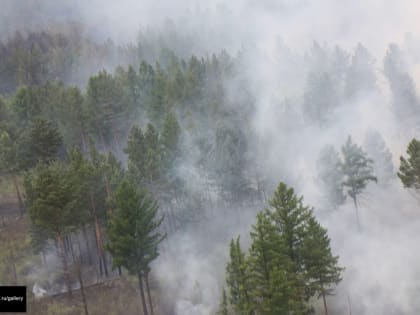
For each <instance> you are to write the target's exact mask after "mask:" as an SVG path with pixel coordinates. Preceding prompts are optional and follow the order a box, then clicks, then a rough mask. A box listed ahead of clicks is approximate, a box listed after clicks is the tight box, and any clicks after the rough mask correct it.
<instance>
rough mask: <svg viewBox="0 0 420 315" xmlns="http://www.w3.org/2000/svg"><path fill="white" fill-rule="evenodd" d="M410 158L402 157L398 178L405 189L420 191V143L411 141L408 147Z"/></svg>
mask: <svg viewBox="0 0 420 315" xmlns="http://www.w3.org/2000/svg"><path fill="white" fill-rule="evenodd" d="M407 155H408V158H407V159H406V158H404V157H402V156H401V157H400V163H401V164H400V168H399V171H398V177H399V178H400V180H401V182H402V183H403V185H404V187H405V188H412V189H414V190H419V189H420V141H418V140H417V139H413V140H411V142H410V143H409V144H408V147H407Z"/></svg>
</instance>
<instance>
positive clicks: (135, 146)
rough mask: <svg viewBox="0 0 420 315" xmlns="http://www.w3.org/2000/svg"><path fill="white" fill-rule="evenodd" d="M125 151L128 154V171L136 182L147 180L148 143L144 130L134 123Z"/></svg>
mask: <svg viewBox="0 0 420 315" xmlns="http://www.w3.org/2000/svg"><path fill="white" fill-rule="evenodd" d="M124 152H125V153H126V154H127V155H128V173H129V176H130V177H131V178H132V180H134V181H135V182H136V183H138V184H141V183H144V182H145V177H146V170H145V165H146V143H145V140H144V135H143V131H142V130H141V128H140V127H139V126H136V125H134V126H133V127H132V128H131V130H130V134H129V136H128V141H127V147H126V148H125V149H124Z"/></svg>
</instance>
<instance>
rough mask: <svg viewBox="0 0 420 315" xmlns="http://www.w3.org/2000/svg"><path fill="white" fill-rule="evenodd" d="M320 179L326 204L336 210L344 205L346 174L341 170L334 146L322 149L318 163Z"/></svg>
mask: <svg viewBox="0 0 420 315" xmlns="http://www.w3.org/2000/svg"><path fill="white" fill-rule="evenodd" d="M317 169H318V178H319V179H320V181H321V183H322V188H321V190H322V191H323V194H324V196H325V197H326V199H327V202H326V204H328V205H329V207H330V208H332V209H336V208H337V207H339V206H340V205H342V204H343V203H344V201H345V200H346V196H345V195H344V192H343V178H344V174H343V172H342V169H341V160H340V156H339V154H338V152H337V151H336V150H335V149H334V147H333V146H326V147H324V148H323V149H322V151H321V153H320V155H319V158H318V161H317Z"/></svg>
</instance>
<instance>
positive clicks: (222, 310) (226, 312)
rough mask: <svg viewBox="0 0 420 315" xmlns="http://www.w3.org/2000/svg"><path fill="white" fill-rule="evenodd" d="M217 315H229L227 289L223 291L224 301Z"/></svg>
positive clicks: (221, 302)
mask: <svg viewBox="0 0 420 315" xmlns="http://www.w3.org/2000/svg"><path fill="white" fill-rule="evenodd" d="M216 315H229V310H228V298H227V295H226V290H225V288H223V290H222V300H221V301H220V305H219V310H218V311H217V313H216Z"/></svg>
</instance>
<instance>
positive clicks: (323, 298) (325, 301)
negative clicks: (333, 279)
mask: <svg viewBox="0 0 420 315" xmlns="http://www.w3.org/2000/svg"><path fill="white" fill-rule="evenodd" d="M322 300H323V302H324V312H325V315H328V307H327V300H326V299H325V290H324V288H322Z"/></svg>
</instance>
